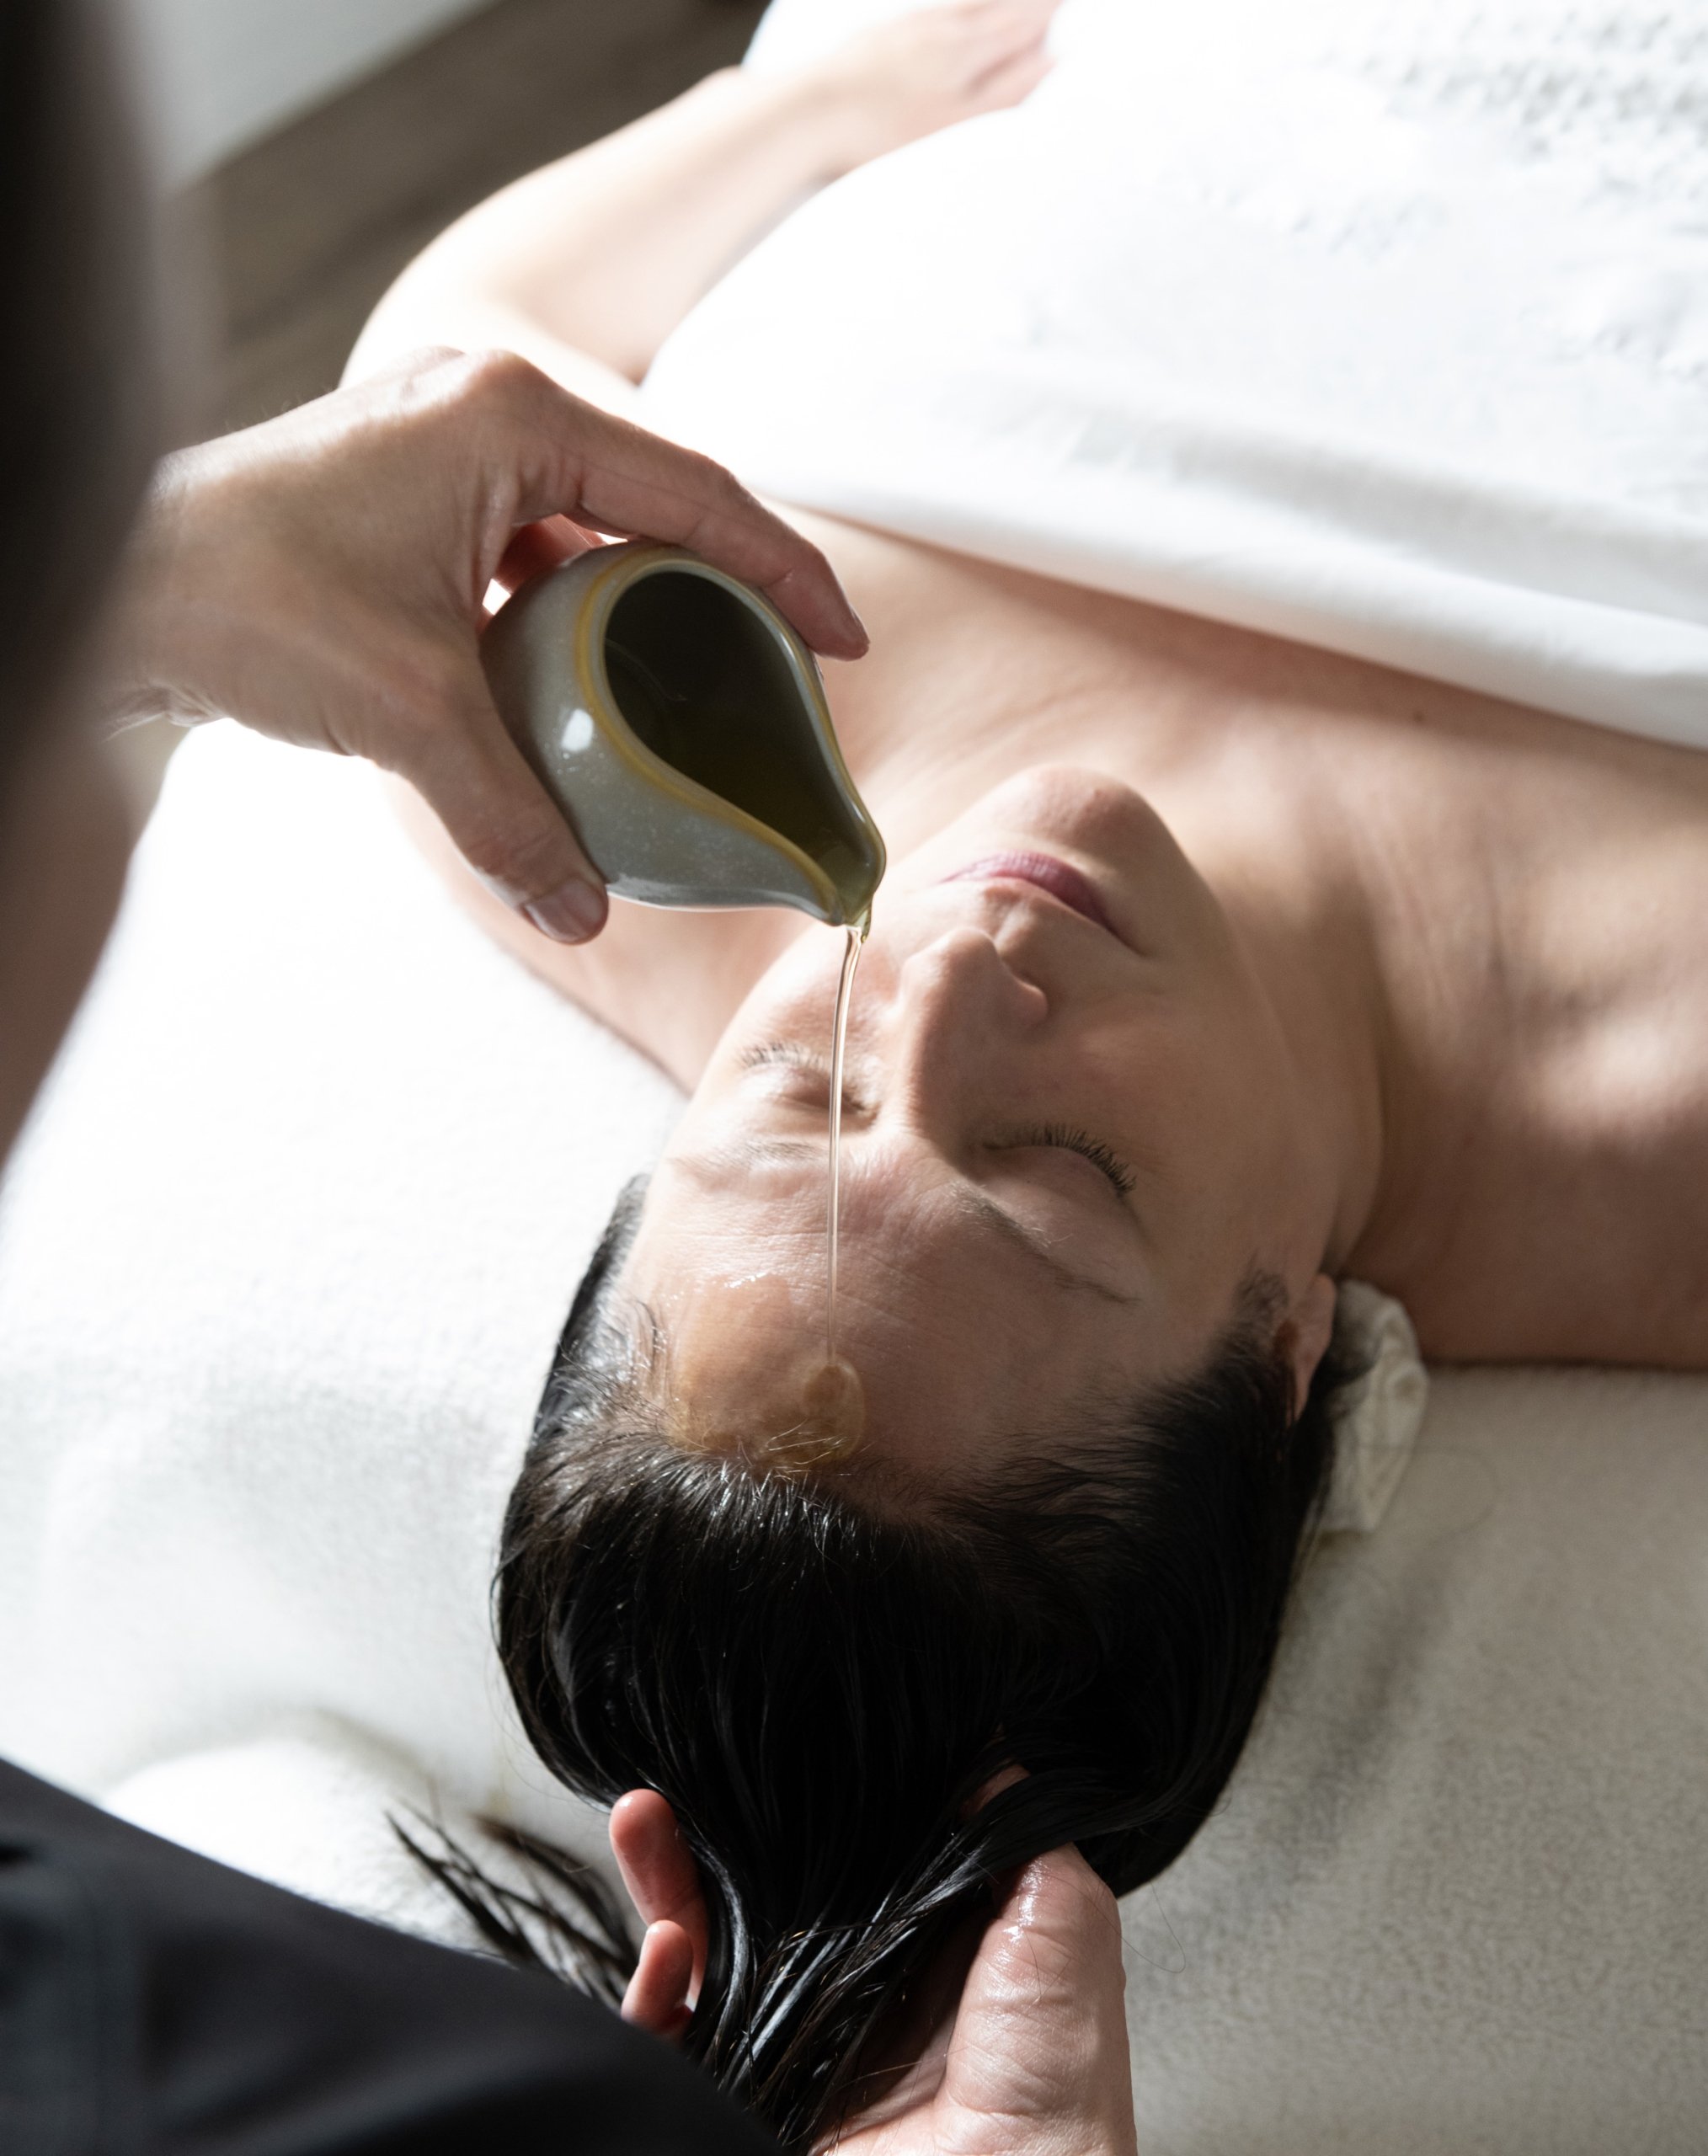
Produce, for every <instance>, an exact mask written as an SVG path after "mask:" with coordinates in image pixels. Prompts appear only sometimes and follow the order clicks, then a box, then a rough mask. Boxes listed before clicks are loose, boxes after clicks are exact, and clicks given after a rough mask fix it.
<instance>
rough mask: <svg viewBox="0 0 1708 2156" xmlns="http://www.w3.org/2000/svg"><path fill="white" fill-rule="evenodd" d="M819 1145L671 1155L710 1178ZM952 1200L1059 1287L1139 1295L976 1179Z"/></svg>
mask: <svg viewBox="0 0 1708 2156" xmlns="http://www.w3.org/2000/svg"><path fill="white" fill-rule="evenodd" d="M824 1158H825V1148H824V1145H822V1144H814V1141H813V1140H812V1139H807V1138H744V1139H738V1140H737V1141H736V1142H735V1143H734V1144H732V1145H718V1146H715V1147H713V1150H711V1151H709V1152H706V1153H699V1154H691V1155H688V1156H687V1157H686V1158H685V1159H679V1160H678V1161H677V1163H676V1165H677V1166H678V1167H681V1168H686V1170H687V1171H688V1172H689V1173H690V1174H691V1175H692V1176H694V1177H696V1178H697V1180H702V1181H710V1180H711V1178H712V1177H713V1175H715V1174H716V1173H718V1171H724V1172H725V1173H728V1172H731V1171H734V1172H735V1173H739V1172H740V1171H742V1170H743V1169H745V1168H755V1167H766V1166H771V1165H772V1164H773V1163H777V1162H793V1161H815V1162H818V1163H819V1164H820V1165H822V1163H823V1161H824ZM954 1192H955V1203H956V1204H957V1206H958V1208H959V1209H960V1210H961V1211H962V1212H963V1214H965V1215H966V1216H967V1218H968V1219H977V1220H979V1221H981V1222H982V1223H983V1224H984V1225H985V1226H986V1227H988V1228H990V1229H992V1230H995V1233H996V1234H997V1235H1001V1237H1002V1239H1003V1240H1004V1241H1005V1242H1006V1243H1007V1244H1008V1245H1009V1246H1011V1248H1012V1249H1015V1250H1018V1251H1024V1252H1025V1254H1026V1255H1027V1257H1029V1258H1031V1259H1032V1260H1033V1262H1034V1263H1036V1264H1037V1265H1038V1266H1040V1267H1042V1268H1043V1270H1044V1271H1045V1272H1047V1273H1049V1276H1050V1278H1052V1279H1053V1280H1054V1282H1055V1283H1056V1285H1057V1286H1058V1287H1059V1288H1065V1289H1067V1290H1068V1292H1069V1293H1070V1294H1078V1295H1095V1296H1097V1298H1098V1299H1099V1300H1100V1301H1102V1302H1106V1303H1116V1304H1118V1305H1120V1306H1121V1308H1122V1309H1124V1310H1130V1309H1131V1308H1132V1307H1133V1306H1134V1305H1135V1304H1136V1303H1139V1302H1140V1301H1142V1300H1143V1298H1142V1297H1141V1296H1139V1295H1125V1294H1122V1293H1121V1291H1120V1290H1119V1289H1116V1288H1111V1287H1109V1286H1108V1284H1107V1283H1106V1282H1104V1281H1102V1280H1094V1279H1092V1278H1091V1277H1090V1276H1089V1275H1088V1274H1086V1273H1079V1272H1076V1270H1075V1269H1074V1267H1072V1266H1070V1265H1068V1264H1066V1263H1065V1262H1063V1260H1062V1259H1061V1258H1060V1257H1058V1256H1057V1254H1056V1251H1055V1249H1054V1246H1053V1245H1052V1243H1051V1242H1050V1241H1049V1238H1048V1237H1047V1236H1044V1235H1039V1234H1038V1233H1037V1231H1036V1230H1034V1229H1032V1228H1028V1227H1027V1225H1026V1224H1025V1222H1024V1221H1022V1220H1017V1219H1015V1217H1014V1215H1013V1214H1011V1213H1010V1212H1009V1211H1008V1210H1007V1209H1006V1207H1004V1206H1001V1205H999V1204H998V1203H997V1202H996V1200H995V1198H992V1197H991V1195H990V1193H989V1192H988V1191H985V1190H980V1189H979V1187H978V1185H977V1184H976V1183H969V1182H965V1181H963V1180H958V1181H957V1182H956V1183H955V1186H954Z"/></svg>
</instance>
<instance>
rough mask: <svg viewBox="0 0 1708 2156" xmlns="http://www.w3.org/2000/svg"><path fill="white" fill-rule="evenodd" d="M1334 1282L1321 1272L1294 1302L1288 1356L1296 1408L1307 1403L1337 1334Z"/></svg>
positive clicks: (1289, 1330) (1287, 1336) (1294, 1406)
mask: <svg viewBox="0 0 1708 2156" xmlns="http://www.w3.org/2000/svg"><path fill="white" fill-rule="evenodd" d="M1334 1305H1335V1288H1334V1283H1333V1281H1332V1280H1331V1279H1330V1278H1329V1277H1328V1275H1327V1274H1326V1273H1318V1274H1317V1276H1316V1278H1315V1279H1314V1280H1313V1281H1312V1282H1311V1283H1310V1286H1309V1287H1308V1288H1307V1289H1305V1293H1304V1294H1303V1295H1301V1296H1300V1299H1299V1300H1298V1302H1297V1303H1295V1304H1294V1306H1293V1310H1292V1312H1291V1314H1290V1315H1289V1318H1288V1321H1287V1326H1286V1339H1287V1353H1288V1360H1289V1362H1290V1363H1291V1364H1292V1365H1293V1412H1294V1415H1297V1414H1298V1413H1299V1412H1300V1409H1301V1408H1303V1406H1304V1405H1305V1395H1306V1394H1307V1393H1308V1392H1309V1391H1310V1380H1312V1378H1314V1377H1315V1376H1316V1366H1317V1364H1319V1363H1320V1362H1321V1360H1322V1358H1323V1357H1324V1356H1325V1355H1326V1353H1328V1343H1329V1342H1330V1341H1331V1340H1332V1338H1333V1337H1334Z"/></svg>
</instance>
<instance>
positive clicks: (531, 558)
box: [492, 516, 600, 593]
mask: <svg viewBox="0 0 1708 2156" xmlns="http://www.w3.org/2000/svg"><path fill="white" fill-rule="evenodd" d="M599 544H600V541H599V540H598V539H597V538H595V536H594V535H593V533H592V532H590V531H583V530H582V529H581V527H580V526H579V524H572V523H571V522H570V520H569V519H568V517H567V516H547V517H539V518H536V520H534V522H533V523H531V524H525V525H523V526H520V529H519V530H518V531H516V533H515V536H513V537H512V539H511V540H510V544H509V545H508V546H507V547H505V548H504V553H503V556H502V557H501V558H500V559H499V565H498V567H497V568H495V569H494V571H493V577H492V580H493V582H494V584H498V585H499V586H500V587H501V589H502V590H504V591H505V592H507V593H512V592H516V591H520V590H521V588H522V586H523V585H524V584H531V583H532V582H533V580H534V579H535V578H536V577H537V576H543V575H545V574H546V572H547V570H548V569H555V568H559V567H561V565H562V564H563V563H565V562H573V561H574V559H575V558H576V556H577V555H578V554H584V553H586V552H588V550H589V549H590V547H596V546H598V545H599Z"/></svg>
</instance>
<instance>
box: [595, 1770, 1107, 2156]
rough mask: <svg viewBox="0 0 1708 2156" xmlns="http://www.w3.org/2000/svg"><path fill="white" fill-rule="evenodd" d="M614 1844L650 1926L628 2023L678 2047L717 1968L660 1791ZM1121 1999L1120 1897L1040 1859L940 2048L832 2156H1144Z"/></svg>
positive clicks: (1068, 1859) (984, 1948)
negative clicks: (1139, 2151)
mask: <svg viewBox="0 0 1708 2156" xmlns="http://www.w3.org/2000/svg"><path fill="white" fill-rule="evenodd" d="M611 1848H612V1849H613V1850H614V1852H615V1854H616V1860H617V1864H618V1866H619V1868H620V1869H621V1870H622V1876H623V1879H624V1881H625V1883H626V1884H627V1887H628V1890H629V1893H630V1895H631V1897H632V1899H633V1901H634V1903H635V1906H636V1908H638V1910H639V1912H640V1914H641V1918H642V1920H643V1923H644V1924H645V1925H646V1927H647V1929H646V1934H645V1936H644V1938H643V1940H642V1943H641V1952H640V1959H639V1962H638V1966H637V1967H636V1970H635V1973H634V1976H633V1977H632V1980H631V1981H630V1983H629V1988H628V1993H627V1998H626V1999H624V2001H623V2009H622V2010H623V2015H624V2018H625V2019H626V2020H630V2021H633V2022H635V2023H637V2024H638V2025H639V2026H641V2027H642V2028H646V2029H650V2030H652V2031H654V2034H656V2035H659V2036H666V2037H672V2038H673V2037H675V2036H679V2035H680V2034H681V2031H682V2029H683V2028H684V2027H685V2026H686V2022H687V2019H688V2009H689V2002H690V2001H691V1999H693V1998H694V1997H696V1996H697V1991H698V1986H699V1981H700V1976H701V1972H702V1970H703V1969H704V1967H705V1960H706V1909H705V1903H704V1901H703V1899H702V1896H701V1892H700V1883H699V1878H698V1876H697V1871H696V1869H695V1865H694V1860H693V1858H692V1856H691V1854H690V1853H689V1851H688V1849H687V1848H686V1844H684V1843H683V1841H682V1839H681V1835H680V1834H679V1833H678V1832H677V1829H676V1822H675V1817H674V1816H673V1814H672V1812H671V1811H670V1806H669V1804H668V1803H667V1802H666V1801H665V1799H664V1798H663V1797H662V1796H659V1793H658V1792H657V1790H631V1791H630V1792H629V1794H628V1795H627V1796H625V1797H623V1798H622V1801H620V1802H619V1803H618V1804H617V1805H616V1807H615V1808H614V1810H613V1811H612V1813H611ZM1125 1988H1126V1977H1125V1974H1124V1971H1123V1969H1122V1966H1121V1919H1120V1913H1119V1911H1118V1908H1116V1906H1115V1897H1114V1896H1113V1894H1111V1893H1110V1892H1109V1890H1108V1887H1106V1886H1104V1884H1103V1882H1102V1881H1101V1880H1100V1879H1099V1878H1098V1877H1097V1874H1096V1873H1095V1872H1094V1871H1093V1870H1092V1868H1091V1866H1090V1865H1088V1864H1087V1863H1086V1860H1085V1859H1084V1858H1083V1857H1082V1856H1081V1855H1080V1854H1079V1852H1078V1851H1077V1850H1076V1849H1055V1850H1053V1851H1051V1853H1050V1854H1049V1855H1048V1856H1041V1857H1038V1858H1037V1859H1036V1860H1034V1861H1033V1863H1031V1864H1029V1865H1027V1866H1026V1868H1025V1869H1024V1870H1022V1872H1021V1874H1020V1876H1019V1877H1018V1878H1017V1880H1016V1881H1014V1882H1013V1884H1012V1885H1011V1887H1010V1888H1009V1890H1008V1892H1007V1894H1006V1897H1004V1900H1003V1903H1002V1906H1001V1908H999V1909H998V1910H997V1911H996V1913H995V1915H994V1916H993V1917H992V1919H991V1920H990V1924H988V1925H987V1926H986V1928H985V1934H984V1936H983V1938H982V1939H981V1940H980V1941H979V1947H978V1951H977V1952H976V1954H975V1955H974V1960H973V1964H972V1967H971V1968H970V1969H969V1972H968V1974H967V1977H966V1981H965V1983H964V1984H963V1987H962V1990H961V1998H960V2004H959V2006H958V2009H957V2010H956V2013H955V2015H954V2019H953V2024H952V2025H951V2026H950V2027H949V2028H948V2029H947V2031H946V2032H945V2034H944V2041H941V2042H940V2043H938V2044H937V2045H934V2046H933V2047H931V2049H930V2050H929V2051H928V2052H927V2055H926V2058H924V2059H923V2060H921V2063H920V2064H919V2066H918V2067H917V2068H915V2070H914V2071H913V2072H912V2073H910V2074H909V2075H908V2077H907V2079H905V2081H904V2082H903V2084H901V2086H900V2087H899V2089H896V2090H894V2091H893V2092H892V2094H891V2095H890V2096H889V2098H888V2099H887V2100H886V2101H885V2102H884V2104H883V2106H882V2107H881V2110H882V2116H879V2117H878V2118H875V2119H873V2121H871V2122H869V2123H864V2124H862V2122H861V2121H858V2120H856V2121H854V2122H853V2123H852V2124H851V2126H850V2127H846V2128H845V2129H844V2130H843V2132H841V2134H840V2135H838V2136H837V2137H836V2138H835V2142H834V2143H833V2144H832V2145H833V2146H834V2148H835V2152H836V2156H947V2152H951V2151H953V2156H1134V2150H1135V2148H1136V2146H1137V2143H1136V2139H1135V2136H1134V2124H1133V2086H1132V2068H1131V2063H1130V2055H1129V2047H1128V2040H1127V2017H1126V2012H1125V2008H1124V1992H1125Z"/></svg>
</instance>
